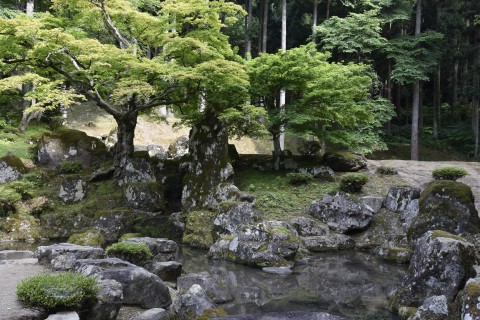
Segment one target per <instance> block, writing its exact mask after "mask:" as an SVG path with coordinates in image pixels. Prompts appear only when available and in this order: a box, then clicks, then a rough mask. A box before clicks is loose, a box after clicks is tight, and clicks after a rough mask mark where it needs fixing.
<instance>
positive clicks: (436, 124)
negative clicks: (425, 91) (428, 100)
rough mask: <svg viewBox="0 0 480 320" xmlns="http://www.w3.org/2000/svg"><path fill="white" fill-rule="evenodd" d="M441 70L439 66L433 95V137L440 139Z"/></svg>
mask: <svg viewBox="0 0 480 320" xmlns="http://www.w3.org/2000/svg"><path fill="white" fill-rule="evenodd" d="M440 85H441V70H440V66H438V69H437V71H436V72H435V77H434V93H433V94H434V96H433V139H435V140H437V139H438V131H439V129H440V106H441V92H440V90H441V86H440Z"/></svg>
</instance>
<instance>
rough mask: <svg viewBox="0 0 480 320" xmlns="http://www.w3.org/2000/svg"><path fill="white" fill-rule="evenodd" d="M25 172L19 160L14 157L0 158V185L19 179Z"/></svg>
mask: <svg viewBox="0 0 480 320" xmlns="http://www.w3.org/2000/svg"><path fill="white" fill-rule="evenodd" d="M25 171H26V168H25V166H24V165H23V163H22V160H20V158H18V157H16V156H14V155H6V156H3V157H2V158H0V184H2V183H7V182H10V181H15V180H19V179H21V178H22V173H24V172H25Z"/></svg>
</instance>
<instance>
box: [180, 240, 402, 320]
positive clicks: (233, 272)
mask: <svg viewBox="0 0 480 320" xmlns="http://www.w3.org/2000/svg"><path fill="white" fill-rule="evenodd" d="M180 260H181V262H183V264H184V266H183V267H184V271H185V272H187V273H191V272H202V271H208V272H210V274H211V275H212V276H213V277H214V278H215V279H216V280H218V282H220V283H221V284H223V286H224V287H225V288H227V290H228V291H229V292H230V294H232V296H233V297H234V298H235V300H233V301H232V302H230V303H227V304H224V305H222V307H223V308H224V309H225V310H226V311H227V313H228V314H230V315H233V314H244V313H259V312H274V311H277V312H281V311H318V312H328V313H331V314H334V315H339V316H343V317H345V318H347V319H365V320H367V319H369V320H373V319H398V318H396V317H395V316H394V315H392V314H391V313H390V312H389V311H388V308H387V295H388V293H389V292H390V291H392V290H393V289H394V288H395V287H396V286H397V285H398V284H399V283H400V281H401V280H402V278H403V277H404V276H405V275H406V273H407V266H405V265H397V264H391V263H387V262H384V261H382V260H380V259H378V258H377V257H375V256H372V255H369V254H365V253H358V252H345V251H343V252H332V253H321V254H316V255H314V257H313V259H312V260H311V261H310V262H309V263H308V264H306V265H302V266H298V267H296V268H295V269H294V273H293V274H290V275H283V276H282V275H275V274H269V273H265V272H263V271H261V270H260V269H256V268H251V267H247V266H242V265H239V264H234V263H231V262H228V261H220V260H208V259H207V258H206V252H205V251H199V250H192V249H189V248H184V250H183V254H182V255H181V258H180Z"/></svg>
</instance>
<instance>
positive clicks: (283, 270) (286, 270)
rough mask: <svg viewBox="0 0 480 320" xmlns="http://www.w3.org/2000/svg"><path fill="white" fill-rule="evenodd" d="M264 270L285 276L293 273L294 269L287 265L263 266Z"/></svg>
mask: <svg viewBox="0 0 480 320" xmlns="http://www.w3.org/2000/svg"><path fill="white" fill-rule="evenodd" d="M262 271H263V272H266V273H272V274H278V275H283V276H284V275H288V274H291V273H292V270H291V269H290V268H287V267H265V268H262Z"/></svg>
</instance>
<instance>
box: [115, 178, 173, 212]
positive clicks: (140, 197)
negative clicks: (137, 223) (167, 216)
mask: <svg viewBox="0 0 480 320" xmlns="http://www.w3.org/2000/svg"><path fill="white" fill-rule="evenodd" d="M124 195H125V201H126V202H127V204H128V206H129V207H130V208H132V209H134V210H139V211H146V212H157V211H161V210H163V209H164V207H165V204H164V199H163V186H162V184H161V183H159V182H148V183H129V184H128V186H127V187H126V189H125V193H124Z"/></svg>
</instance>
